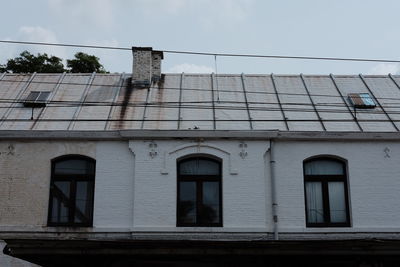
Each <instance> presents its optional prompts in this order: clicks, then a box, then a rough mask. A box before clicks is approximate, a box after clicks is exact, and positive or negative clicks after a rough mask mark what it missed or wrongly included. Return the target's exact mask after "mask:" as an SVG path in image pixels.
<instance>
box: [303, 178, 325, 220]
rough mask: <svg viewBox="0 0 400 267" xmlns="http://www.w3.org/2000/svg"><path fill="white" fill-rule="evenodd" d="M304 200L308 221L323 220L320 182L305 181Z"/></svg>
mask: <svg viewBox="0 0 400 267" xmlns="http://www.w3.org/2000/svg"><path fill="white" fill-rule="evenodd" d="M306 201H307V218H308V223H322V222H324V209H323V202H322V185H321V182H307V183H306Z"/></svg>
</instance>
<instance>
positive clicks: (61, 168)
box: [54, 159, 94, 174]
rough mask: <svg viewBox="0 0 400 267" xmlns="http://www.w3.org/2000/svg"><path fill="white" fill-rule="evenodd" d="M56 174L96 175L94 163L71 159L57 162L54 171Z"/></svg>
mask: <svg viewBox="0 0 400 267" xmlns="http://www.w3.org/2000/svg"><path fill="white" fill-rule="evenodd" d="M54 173H55V174H94V163H92V162H89V161H86V160H79V159H70V160H64V161H60V162H57V163H56V165H55V169H54Z"/></svg>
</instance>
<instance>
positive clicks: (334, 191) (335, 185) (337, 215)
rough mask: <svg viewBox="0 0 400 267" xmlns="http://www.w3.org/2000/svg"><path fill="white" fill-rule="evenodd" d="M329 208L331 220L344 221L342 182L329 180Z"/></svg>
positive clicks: (344, 206)
mask: <svg viewBox="0 0 400 267" xmlns="http://www.w3.org/2000/svg"><path fill="white" fill-rule="evenodd" d="M328 191H329V209H330V212H331V222H333V223H340V222H346V221H347V218H346V217H347V216H346V204H345V195H344V183H343V182H329V183H328Z"/></svg>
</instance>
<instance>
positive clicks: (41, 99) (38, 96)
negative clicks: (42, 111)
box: [24, 91, 50, 107]
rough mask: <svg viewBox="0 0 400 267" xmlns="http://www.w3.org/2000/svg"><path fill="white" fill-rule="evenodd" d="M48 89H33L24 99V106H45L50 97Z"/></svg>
mask: <svg viewBox="0 0 400 267" xmlns="http://www.w3.org/2000/svg"><path fill="white" fill-rule="evenodd" d="M49 95H50V92H48V91H32V92H30V93H29V95H28V97H27V98H26V99H25V101H24V107H45V106H46V100H47V98H48V97H49Z"/></svg>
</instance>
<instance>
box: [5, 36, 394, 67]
mask: <svg viewBox="0 0 400 267" xmlns="http://www.w3.org/2000/svg"><path fill="white" fill-rule="evenodd" d="M0 43H9V44H22V45H44V46H63V47H79V48H93V49H110V50H129V51H130V50H132V48H131V47H117V46H99V45H81V44H66V43H45V42H27V41H13V40H0ZM157 51H162V52H164V53H169V54H189V55H199V56H214V57H215V56H219V57H247V58H271V59H297V60H327V61H356V62H382V63H400V60H395V59H373V58H345V57H312V56H290V55H259V54H233V53H212V52H196V51H178V50H157Z"/></svg>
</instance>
